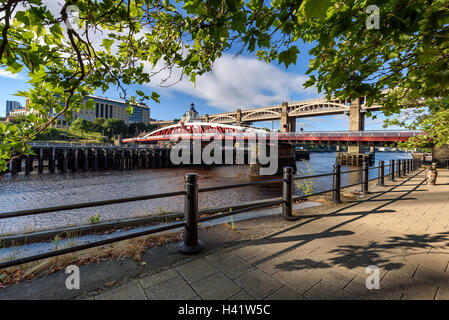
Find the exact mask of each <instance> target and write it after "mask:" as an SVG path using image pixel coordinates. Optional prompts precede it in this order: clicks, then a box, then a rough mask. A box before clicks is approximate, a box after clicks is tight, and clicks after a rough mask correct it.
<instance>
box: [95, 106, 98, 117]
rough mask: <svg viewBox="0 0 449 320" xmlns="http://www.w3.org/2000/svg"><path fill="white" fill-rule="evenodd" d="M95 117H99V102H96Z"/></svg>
mask: <svg viewBox="0 0 449 320" xmlns="http://www.w3.org/2000/svg"><path fill="white" fill-rule="evenodd" d="M95 118H98V103H96V104H95Z"/></svg>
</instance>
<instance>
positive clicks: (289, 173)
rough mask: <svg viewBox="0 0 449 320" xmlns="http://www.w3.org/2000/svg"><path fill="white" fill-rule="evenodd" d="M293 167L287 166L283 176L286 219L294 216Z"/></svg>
mask: <svg viewBox="0 0 449 320" xmlns="http://www.w3.org/2000/svg"><path fill="white" fill-rule="evenodd" d="M292 198H293V168H292V167H285V168H284V175H283V177H282V200H283V202H282V217H283V218H284V219H287V220H289V219H291V218H292V217H293V214H292V211H293V204H292Z"/></svg>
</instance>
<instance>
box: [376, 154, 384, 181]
mask: <svg viewBox="0 0 449 320" xmlns="http://www.w3.org/2000/svg"><path fill="white" fill-rule="evenodd" d="M377 185H378V186H382V187H383V186H384V185H385V162H383V161H382V160H380V161H379V174H378V177H377Z"/></svg>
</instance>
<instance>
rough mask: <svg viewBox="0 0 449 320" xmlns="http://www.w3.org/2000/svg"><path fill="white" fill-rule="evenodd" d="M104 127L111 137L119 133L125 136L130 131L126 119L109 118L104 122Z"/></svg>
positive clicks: (106, 133)
mask: <svg viewBox="0 0 449 320" xmlns="http://www.w3.org/2000/svg"><path fill="white" fill-rule="evenodd" d="M103 129H104V133H105V135H107V136H108V137H109V138H111V137H113V136H114V135H117V134H120V135H122V136H125V135H126V134H127V133H128V126H127V125H126V123H125V121H123V120H121V119H114V118H112V119H107V120H106V121H105V122H104V124H103Z"/></svg>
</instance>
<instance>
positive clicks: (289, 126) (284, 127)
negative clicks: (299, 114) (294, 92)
mask: <svg viewBox="0 0 449 320" xmlns="http://www.w3.org/2000/svg"><path fill="white" fill-rule="evenodd" d="M295 131H296V118H295V117H289V115H288V102H282V111H281V132H295Z"/></svg>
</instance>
